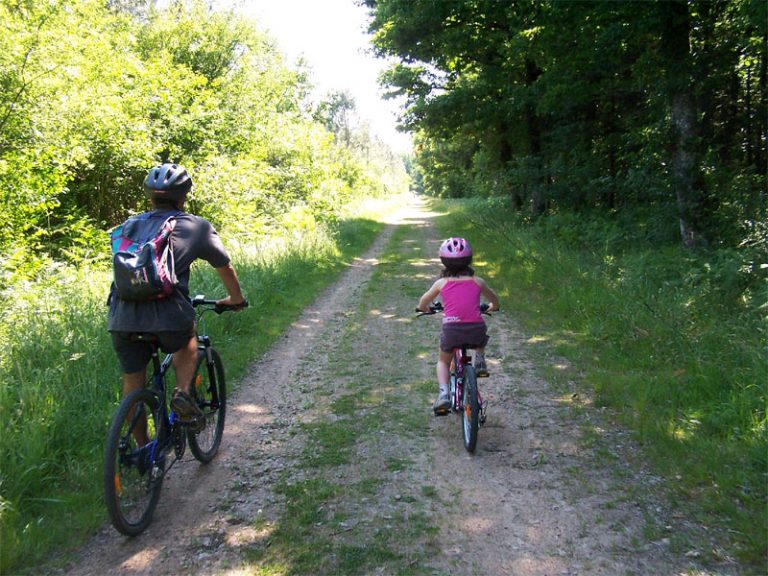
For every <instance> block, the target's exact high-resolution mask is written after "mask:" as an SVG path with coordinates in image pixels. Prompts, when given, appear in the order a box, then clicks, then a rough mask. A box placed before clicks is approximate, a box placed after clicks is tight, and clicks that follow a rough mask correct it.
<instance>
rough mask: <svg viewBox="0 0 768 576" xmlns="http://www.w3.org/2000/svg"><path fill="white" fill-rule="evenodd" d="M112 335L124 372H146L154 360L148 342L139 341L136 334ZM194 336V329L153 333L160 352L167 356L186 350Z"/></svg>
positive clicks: (120, 333) (115, 333) (112, 333)
mask: <svg viewBox="0 0 768 576" xmlns="http://www.w3.org/2000/svg"><path fill="white" fill-rule="evenodd" d="M110 334H111V335H112V347H113V348H114V349H115V354H117V359H118V360H119V361H120V366H121V367H122V369H123V372H126V373H128V374H131V373H133V372H141V371H142V370H144V369H145V368H146V366H147V364H148V363H149V360H150V358H152V345H151V344H150V343H149V342H147V341H146V340H140V339H138V338H137V333H136V332H110ZM194 335H195V330H194V328H190V329H189V330H174V331H171V332H156V333H153V336H156V337H157V339H158V343H159V344H160V350H162V351H163V352H165V353H166V354H170V353H171V352H176V351H178V350H181V349H182V348H184V346H186V345H187V343H188V342H189V341H190V339H191V338H192V337H193V336H194Z"/></svg>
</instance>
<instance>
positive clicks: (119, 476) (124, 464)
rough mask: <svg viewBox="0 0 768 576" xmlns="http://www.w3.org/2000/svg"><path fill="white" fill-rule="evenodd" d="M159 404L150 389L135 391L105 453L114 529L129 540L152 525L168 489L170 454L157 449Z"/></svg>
mask: <svg viewBox="0 0 768 576" xmlns="http://www.w3.org/2000/svg"><path fill="white" fill-rule="evenodd" d="M159 409H160V400H159V398H158V397H157V395H156V394H155V393H154V392H152V391H150V390H147V389H142V390H136V391H134V392H131V394H129V395H128V396H127V397H126V398H124V399H123V401H122V402H121V403H120V406H119V407H118V409H117V412H116V413H115V416H114V417H113V419H112V425H111V426H110V429H109V437H108V438H107V446H106V449H105V451H104V500H105V502H106V505H107V511H108V512H109V517H110V519H111V520H112V525H113V526H114V527H115V528H116V529H117V530H118V531H119V532H121V533H123V534H125V535H127V536H136V535H137V534H140V533H141V532H143V531H144V530H145V529H146V527H147V526H149V523H150V522H151V521H152V514H153V513H154V511H155V507H156V506H157V502H158V500H159V498H160V488H161V487H162V485H163V471H164V468H165V454H164V453H163V452H162V449H161V448H160V447H159V446H158V436H159V435H160V429H161V427H162V422H161V416H160V410H159Z"/></svg>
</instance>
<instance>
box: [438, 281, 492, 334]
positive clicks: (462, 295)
mask: <svg viewBox="0 0 768 576" xmlns="http://www.w3.org/2000/svg"><path fill="white" fill-rule="evenodd" d="M440 295H441V296H442V300H443V309H444V314H443V324H451V323H454V322H459V323H462V324H465V323H468V322H482V321H483V317H482V316H481V315H480V286H478V284H477V282H475V281H474V280H448V281H447V282H446V283H445V285H444V286H443V288H442V289H441V290H440Z"/></svg>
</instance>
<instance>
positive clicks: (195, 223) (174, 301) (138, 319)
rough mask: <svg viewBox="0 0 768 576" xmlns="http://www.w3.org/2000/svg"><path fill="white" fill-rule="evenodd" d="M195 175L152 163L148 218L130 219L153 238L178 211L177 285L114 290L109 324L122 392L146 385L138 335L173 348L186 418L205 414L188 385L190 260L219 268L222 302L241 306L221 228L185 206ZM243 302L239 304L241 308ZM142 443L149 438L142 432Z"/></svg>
mask: <svg viewBox="0 0 768 576" xmlns="http://www.w3.org/2000/svg"><path fill="white" fill-rule="evenodd" d="M191 189H192V179H191V178H190V176H189V174H187V171H186V170H185V169H184V168H183V167H181V166H179V165H177V164H171V163H166V164H162V165H160V166H156V167H154V168H152V169H151V170H150V171H149V173H148V174H147V176H146V178H145V180H144V191H145V193H146V195H147V197H148V198H149V200H150V202H151V204H152V210H151V211H149V212H148V213H146V214H145V218H142V219H137V220H135V221H134V222H133V223H132V225H134V226H140V227H143V229H142V230H138V231H136V236H137V237H144V238H151V237H153V236H154V235H155V234H157V232H159V230H160V228H161V227H162V225H163V224H164V223H165V221H166V220H167V219H168V217H169V216H173V215H175V228H174V230H173V233H172V234H171V242H172V246H173V255H174V262H175V272H176V276H177V279H178V289H177V290H176V291H175V292H174V293H173V294H171V295H170V296H168V297H166V298H161V299H157V300H148V301H128V300H123V299H121V298H119V297H118V296H117V294H116V293H115V292H114V289H113V291H112V292H111V293H110V298H109V322H108V330H109V332H110V334H111V336H112V345H113V347H114V349H115V353H116V355H117V358H118V360H119V361H120V366H121V368H122V372H123V396H127V395H128V394H129V393H130V392H132V391H134V390H138V389H140V388H142V387H144V385H145V383H146V381H147V365H148V364H149V361H150V359H151V357H152V347H151V345H150V344H149V343H147V342H146V341H145V340H142V339H141V338H140V337H137V335H141V334H152V335H155V336H157V338H158V341H159V344H160V348H161V350H163V351H164V352H166V353H171V352H172V353H173V367H174V369H175V372H176V383H177V388H176V389H175V390H174V394H173V399H172V401H171V406H172V407H173V409H174V410H175V411H176V412H177V413H178V414H179V416H180V417H181V418H182V419H183V420H189V419H194V418H196V417H197V416H199V415H201V412H200V409H199V408H198V406H197V404H196V403H195V402H194V400H193V399H192V397H191V396H190V394H189V392H190V387H191V384H192V378H193V377H194V372H195V365H196V361H197V336H196V333H195V311H194V308H193V307H192V303H191V301H190V299H189V276H190V266H191V265H192V263H193V262H194V261H195V260H198V259H202V260H205V261H206V262H208V263H209V264H210V265H211V266H213V267H214V268H215V269H216V272H218V274H219V276H220V278H221V281H222V283H223V284H224V288H225V289H226V291H227V294H228V296H227V297H226V298H224V299H222V300H219V301H218V303H219V304H222V305H227V306H232V307H234V308H235V309H241V308H242V305H243V304H244V299H243V294H242V291H241V289H240V282H239V281H238V279H237V273H236V272H235V269H234V268H233V267H232V263H231V261H230V258H229V255H228V254H227V252H226V250H225V249H224V246H223V244H222V242H221V239H220V238H219V235H218V233H217V232H216V230H215V229H214V227H213V226H212V225H211V223H210V222H208V220H206V219H205V218H201V217H200V216H195V215H193V214H189V213H188V212H185V211H184V207H185V203H186V200H187V195H188V194H189V192H190V190H191ZM238 307H240V308H238ZM136 435H137V437H136V441H137V443H138V444H139V446H141V445H143V444H144V443H146V437H145V438H139V437H138V436H140V435H142V433H141V432H138V433H137V434H136Z"/></svg>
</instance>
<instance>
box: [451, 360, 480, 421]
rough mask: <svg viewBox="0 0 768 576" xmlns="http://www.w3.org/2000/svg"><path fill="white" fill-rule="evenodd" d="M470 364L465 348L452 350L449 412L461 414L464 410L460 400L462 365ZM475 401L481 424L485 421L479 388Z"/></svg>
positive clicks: (462, 380) (462, 379) (462, 377)
mask: <svg viewBox="0 0 768 576" xmlns="http://www.w3.org/2000/svg"><path fill="white" fill-rule="evenodd" d="M470 362H472V357H471V356H470V355H469V353H468V351H467V348H454V349H453V361H452V362H451V402H452V405H451V410H452V411H454V412H461V411H462V410H463V409H464V408H463V406H462V405H461V398H462V394H463V392H464V365H465V364H469V363H470ZM477 401H478V402H479V404H480V410H481V423H483V422H484V421H485V418H484V414H485V409H484V408H485V403H484V402H483V397H482V396H481V394H480V387H479V386H478V388H477Z"/></svg>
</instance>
